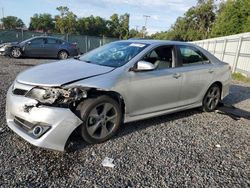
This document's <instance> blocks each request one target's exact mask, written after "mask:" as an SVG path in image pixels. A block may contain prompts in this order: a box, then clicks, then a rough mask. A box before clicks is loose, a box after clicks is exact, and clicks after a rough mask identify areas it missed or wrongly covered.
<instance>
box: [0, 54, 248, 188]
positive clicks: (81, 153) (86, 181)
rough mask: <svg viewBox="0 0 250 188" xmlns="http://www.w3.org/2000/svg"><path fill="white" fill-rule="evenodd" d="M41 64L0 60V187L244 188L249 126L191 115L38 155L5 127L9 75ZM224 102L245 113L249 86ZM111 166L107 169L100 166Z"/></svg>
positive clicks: (235, 88) (75, 139)
mask: <svg viewBox="0 0 250 188" xmlns="http://www.w3.org/2000/svg"><path fill="white" fill-rule="evenodd" d="M52 61H56V60H46V59H39V60H37V59H11V58H5V57H0V164H1V168H0V187H16V186H17V187H49V186H52V187H69V186H75V187H191V186H192V187H203V186H206V187H249V186H250V120H249V119H246V118H238V119H236V118H233V117H231V116H229V115H227V114H220V113H216V112H212V113H204V112H202V111H201V110H200V109H193V110H188V111H184V112H179V113H175V114H171V115H166V116H161V117H157V118H152V119H148V120H143V121H138V122H133V123H129V124H125V125H123V126H122V128H121V129H120V130H119V132H118V135H117V136H115V137H114V138H112V139H111V140H109V141H107V142H105V143H102V144H96V145H89V144H86V143H85V142H84V141H83V140H82V139H81V138H80V137H79V136H78V135H77V134H74V135H73V136H72V138H71V144H70V151H69V152H67V153H66V152H64V153H62V152H56V151H50V150H45V149H41V148H37V147H34V146H32V145H31V144H29V143H27V142H26V141H24V140H23V139H22V138H20V137H19V136H18V135H16V134H14V133H13V132H12V131H11V130H10V129H9V128H8V127H7V124H6V122H5V94H6V92H7V88H8V87H9V86H10V85H11V83H12V82H13V80H14V79H15V77H16V75H17V74H18V73H19V72H20V71H22V70H25V69H27V68H29V67H31V66H33V65H36V64H40V63H46V62H52ZM225 103H227V104H233V105H235V106H236V107H237V108H240V109H243V110H246V111H250V85H247V84H244V83H237V82H233V83H232V86H231V88H230V95H229V96H228V97H227V98H226V99H225ZM105 157H109V158H112V159H114V164H115V167H114V168H108V167H103V166H102V165H101V163H102V161H103V159H104V158H105Z"/></svg>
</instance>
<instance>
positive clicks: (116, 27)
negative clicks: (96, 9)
mask: <svg viewBox="0 0 250 188" xmlns="http://www.w3.org/2000/svg"><path fill="white" fill-rule="evenodd" d="M57 10H58V13H59V14H58V15H56V16H54V17H53V16H52V15H51V14H48V13H43V14H34V15H33V16H32V17H31V18H30V24H29V27H28V29H29V30H31V31H41V32H47V33H61V34H80V35H91V36H106V37H115V38H119V39H127V38H129V37H131V36H130V31H129V14H127V13H125V14H123V15H118V14H113V15H112V16H111V17H110V18H109V19H104V18H102V17H100V16H93V15H91V16H89V17H79V18H78V17H77V16H76V15H75V14H74V13H73V12H72V11H70V10H69V8H68V7H65V6H60V7H57ZM1 21H2V23H3V25H4V28H5V29H18V28H23V27H24V26H25V25H24V23H23V21H22V20H21V19H19V18H17V17H15V16H7V17H5V18H3V19H1ZM132 33H133V32H132Z"/></svg>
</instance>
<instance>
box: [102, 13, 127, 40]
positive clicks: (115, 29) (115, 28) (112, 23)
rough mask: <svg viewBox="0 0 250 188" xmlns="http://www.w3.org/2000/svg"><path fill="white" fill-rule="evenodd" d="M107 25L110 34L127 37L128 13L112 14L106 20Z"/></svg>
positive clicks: (122, 37) (121, 37)
mask: <svg viewBox="0 0 250 188" xmlns="http://www.w3.org/2000/svg"><path fill="white" fill-rule="evenodd" d="M107 27H108V30H109V33H110V36H112V37H116V38H119V39H127V38H128V37H129V14H127V13H125V14H123V15H120V16H119V15H118V14H113V15H112V16H111V17H110V20H108V21H107Z"/></svg>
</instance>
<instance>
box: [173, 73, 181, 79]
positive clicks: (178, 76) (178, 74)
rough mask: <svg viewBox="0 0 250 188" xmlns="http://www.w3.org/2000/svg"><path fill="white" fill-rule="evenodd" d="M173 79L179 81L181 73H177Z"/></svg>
mask: <svg viewBox="0 0 250 188" xmlns="http://www.w3.org/2000/svg"><path fill="white" fill-rule="evenodd" d="M173 77H174V78H176V79H178V78H180V77H181V74H180V73H175V74H173Z"/></svg>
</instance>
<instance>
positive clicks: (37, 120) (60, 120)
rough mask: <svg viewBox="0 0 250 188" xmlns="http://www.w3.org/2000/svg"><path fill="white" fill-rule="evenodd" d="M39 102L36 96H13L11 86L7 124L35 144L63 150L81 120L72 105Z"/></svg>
mask: <svg viewBox="0 0 250 188" xmlns="http://www.w3.org/2000/svg"><path fill="white" fill-rule="evenodd" d="M37 104H38V101H37V100H35V99H31V98H27V97H24V96H18V95H14V94H13V93H12V87H10V88H9V90H8V93H7V101H6V120H7V124H8V126H9V127H10V128H11V129H12V130H13V131H14V132H15V133H17V134H18V135H20V136H21V137H22V138H24V139H25V140H26V141H28V142H30V143H31V144H33V145H35V146H39V147H43V148H48V149H53V150H59V151H64V147H65V144H66V142H67V139H68V138H69V136H70V135H71V133H72V132H73V131H74V130H75V129H76V128H77V127H78V126H79V125H80V124H81V123H82V121H81V120H80V119H79V118H78V117H77V116H76V115H75V114H74V113H73V112H72V111H71V110H70V109H69V108H61V107H52V106H46V105H37ZM27 106H29V107H30V108H29V109H28V110H27ZM38 128H39V130H40V131H41V130H42V132H39V130H38Z"/></svg>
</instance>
